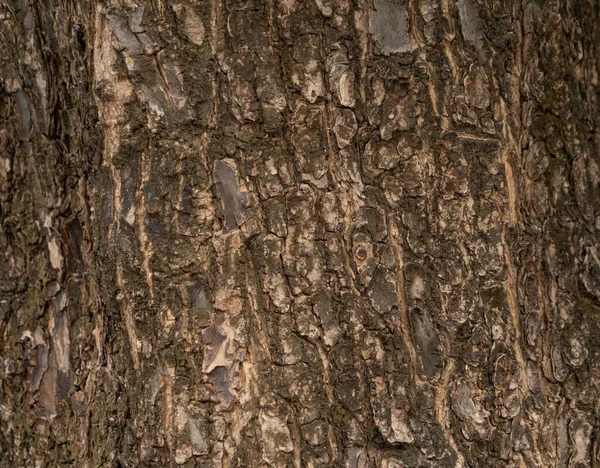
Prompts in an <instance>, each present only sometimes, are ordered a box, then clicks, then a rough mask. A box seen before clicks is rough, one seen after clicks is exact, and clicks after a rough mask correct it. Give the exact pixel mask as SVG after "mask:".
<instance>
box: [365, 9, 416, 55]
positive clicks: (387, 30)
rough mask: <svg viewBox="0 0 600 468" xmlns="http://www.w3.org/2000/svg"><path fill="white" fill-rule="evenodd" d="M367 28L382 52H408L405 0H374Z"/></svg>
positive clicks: (408, 39) (408, 38)
mask: <svg viewBox="0 0 600 468" xmlns="http://www.w3.org/2000/svg"><path fill="white" fill-rule="evenodd" d="M373 5H374V8H373V11H372V12H371V18H370V24H369V29H370V31H371V36H372V37H373V39H374V40H375V41H376V42H377V44H378V45H379V47H380V48H381V51H382V52H383V53H384V54H396V53H400V52H408V50H409V49H410V36H409V34H408V3H407V2H406V0H375V1H374V2H373Z"/></svg>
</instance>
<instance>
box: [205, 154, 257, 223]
mask: <svg viewBox="0 0 600 468" xmlns="http://www.w3.org/2000/svg"><path fill="white" fill-rule="evenodd" d="M213 172H214V178H215V184H216V187H217V194H218V195H219V198H220V199H221V203H222V206H223V214H224V216H225V229H226V230H228V231H230V230H232V229H235V228H236V227H240V226H241V225H242V224H244V223H245V222H246V220H248V219H250V218H251V217H252V212H251V211H250V210H249V209H248V208H249V206H250V203H249V202H248V197H247V196H246V194H245V193H242V192H240V184H239V181H238V175H237V172H236V171H235V170H234V169H233V168H232V167H231V166H229V165H227V164H225V163H224V162H222V161H215V164H214V168H213Z"/></svg>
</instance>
